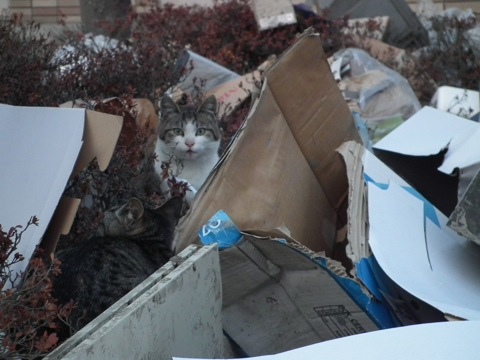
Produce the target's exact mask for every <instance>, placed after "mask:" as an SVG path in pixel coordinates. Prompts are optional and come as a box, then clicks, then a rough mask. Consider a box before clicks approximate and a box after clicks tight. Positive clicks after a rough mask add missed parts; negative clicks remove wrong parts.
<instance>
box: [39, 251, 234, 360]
mask: <svg viewBox="0 0 480 360" xmlns="http://www.w3.org/2000/svg"><path fill="white" fill-rule="evenodd" d="M178 257H180V258H181V260H180V262H181V263H180V264H178V262H177V264H175V263H172V262H169V263H167V264H166V265H165V266H164V267H162V268H161V269H159V270H158V271H157V272H155V273H154V274H153V275H152V276H150V277H149V278H148V279H146V280H145V281H144V282H142V284H140V285H139V286H137V287H136V288H135V289H134V290H132V291H131V292H130V293H129V294H127V295H126V296H124V297H123V298H122V299H120V300H119V301H118V302H117V303H115V304H114V305H113V306H112V307H110V308H109V309H108V310H107V311H105V312H104V313H103V314H102V315H100V316H99V317H98V318H96V319H95V320H94V321H92V322H91V323H90V324H89V325H87V326H86V327H84V328H83V329H82V330H80V331H79V332H78V333H76V334H75V335H74V336H72V338H70V339H69V340H68V341H66V342H65V343H64V344H63V345H62V346H61V347H59V348H58V349H57V350H56V351H54V352H52V353H51V354H50V355H49V356H47V357H46V358H45V359H49V360H53V359H65V360H66V359H68V360H83V359H85V360H86V359H171V358H172V356H183V357H207V358H218V357H224V355H227V352H225V351H226V350H225V348H228V346H227V347H225V346H224V345H225V338H224V336H223V333H222V321H221V311H222V289H221V277H220V265H219V258H218V250H217V247H216V246H215V245H214V246H206V247H201V248H197V247H196V246H195V245H191V246H189V247H188V248H186V249H185V250H184V251H182V252H181V253H180V254H179V256H178ZM178 257H177V258H178Z"/></svg>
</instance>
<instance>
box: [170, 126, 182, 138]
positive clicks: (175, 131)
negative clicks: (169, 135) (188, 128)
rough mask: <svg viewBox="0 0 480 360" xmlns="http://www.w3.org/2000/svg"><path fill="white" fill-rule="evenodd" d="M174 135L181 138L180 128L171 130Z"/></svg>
mask: <svg viewBox="0 0 480 360" xmlns="http://www.w3.org/2000/svg"><path fill="white" fill-rule="evenodd" d="M172 132H173V134H174V135H178V136H183V130H182V129H180V128H175V129H172Z"/></svg>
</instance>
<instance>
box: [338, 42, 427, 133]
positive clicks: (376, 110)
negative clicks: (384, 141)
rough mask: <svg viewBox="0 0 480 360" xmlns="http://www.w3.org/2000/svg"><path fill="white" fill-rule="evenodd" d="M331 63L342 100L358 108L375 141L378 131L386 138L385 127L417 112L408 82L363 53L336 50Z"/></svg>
mask: <svg viewBox="0 0 480 360" xmlns="http://www.w3.org/2000/svg"><path fill="white" fill-rule="evenodd" d="M339 63H340V64H339ZM332 64H333V66H336V67H334V69H333V70H332V71H334V72H335V75H336V78H337V79H340V81H339V87H340V88H341V89H342V90H343V93H344V96H345V98H346V99H347V100H348V101H349V102H350V103H352V102H353V106H355V108H358V111H359V112H360V115H361V117H362V119H363V120H364V121H365V122H366V124H367V127H368V128H369V130H370V131H371V132H372V133H373V134H374V136H373V138H374V139H375V141H376V140H378V139H379V138H380V132H382V133H383V134H382V135H385V133H386V131H385V130H386V129H387V128H392V127H393V124H399V123H401V119H403V120H406V119H408V118H409V117H410V116H412V115H413V114H415V113H416V112H417V111H418V110H420V107H421V106H420V103H419V101H418V99H417V97H416V95H415V93H414V92H413V90H412V88H411V87H410V85H409V83H408V81H407V80H406V79H405V78H404V77H402V76H401V75H400V74H399V73H397V72H396V71H394V70H392V69H390V68H388V67H386V66H385V65H383V64H382V63H380V62H379V61H377V60H375V59H374V58H373V57H371V56H370V55H369V54H367V53H366V52H365V51H363V50H360V49H354V48H348V49H345V50H342V51H339V52H337V53H336V54H335V55H334V56H333V63H332ZM355 108H352V109H355ZM399 118H400V121H398V119H399ZM384 123H386V124H384ZM377 130H379V131H378V132H377V133H376V134H375V132H376V131H377Z"/></svg>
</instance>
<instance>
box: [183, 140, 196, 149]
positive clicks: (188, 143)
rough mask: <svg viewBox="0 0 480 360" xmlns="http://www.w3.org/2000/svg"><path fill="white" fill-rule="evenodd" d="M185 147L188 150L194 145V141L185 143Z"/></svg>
mask: <svg viewBox="0 0 480 360" xmlns="http://www.w3.org/2000/svg"><path fill="white" fill-rule="evenodd" d="M185 145H187V147H188V148H189V149H191V148H192V147H193V145H195V142H194V141H185Z"/></svg>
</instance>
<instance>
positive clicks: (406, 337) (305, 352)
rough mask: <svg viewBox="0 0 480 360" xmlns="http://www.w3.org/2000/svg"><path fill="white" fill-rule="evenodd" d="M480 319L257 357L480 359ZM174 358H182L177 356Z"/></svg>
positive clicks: (306, 359) (357, 337) (293, 359)
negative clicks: (479, 337)
mask: <svg viewBox="0 0 480 360" xmlns="http://www.w3.org/2000/svg"><path fill="white" fill-rule="evenodd" d="M478 331H480V322H479V321H457V322H446V323H435V324H423V325H416V326H405V327H400V328H396V329H389V330H384V331H376V332H372V333H366V334H361V335H355V336H349V337H346V338H342V339H337V340H332V341H325V342H322V343H319V344H314V345H310V346H305V347H301V348H298V349H295V350H291V351H286V352H283V353H280V354H275V355H270V356H267V357H253V358H251V359H258V360H297V359H302V360H318V359H336V358H339V354H341V358H342V359H356V360H384V359H389V360H405V359H436V360H449V359H463V360H474V359H478V348H477V346H476V343H477V334H478ZM173 360H182V358H177V357H174V358H173Z"/></svg>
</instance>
